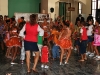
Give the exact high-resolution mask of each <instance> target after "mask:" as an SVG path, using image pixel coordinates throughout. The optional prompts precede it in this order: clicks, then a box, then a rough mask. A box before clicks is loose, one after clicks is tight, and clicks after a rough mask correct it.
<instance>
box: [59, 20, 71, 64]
mask: <svg viewBox="0 0 100 75" xmlns="http://www.w3.org/2000/svg"><path fill="white" fill-rule="evenodd" d="M63 24H64V30H63V31H62V33H61V35H60V36H59V43H58V45H59V46H60V48H61V56H60V65H62V64H63V63H62V60H63V55H64V53H65V52H66V54H67V55H66V60H65V64H68V60H69V57H70V55H71V48H72V41H71V29H70V28H69V25H70V24H69V23H67V22H65V21H64V22H63Z"/></svg>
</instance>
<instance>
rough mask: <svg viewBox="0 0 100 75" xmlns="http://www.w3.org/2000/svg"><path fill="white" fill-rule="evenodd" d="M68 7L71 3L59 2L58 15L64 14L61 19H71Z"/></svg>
mask: <svg viewBox="0 0 100 75" xmlns="http://www.w3.org/2000/svg"><path fill="white" fill-rule="evenodd" d="M68 7H71V3H66V2H59V15H60V16H64V17H63V20H69V21H71V11H68Z"/></svg>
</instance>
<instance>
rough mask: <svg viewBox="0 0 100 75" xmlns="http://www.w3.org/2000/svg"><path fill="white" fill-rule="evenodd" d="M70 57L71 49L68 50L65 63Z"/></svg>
mask: <svg viewBox="0 0 100 75" xmlns="http://www.w3.org/2000/svg"><path fill="white" fill-rule="evenodd" d="M70 55H71V49H68V53H67V55H66V62H68V60H69V57H70Z"/></svg>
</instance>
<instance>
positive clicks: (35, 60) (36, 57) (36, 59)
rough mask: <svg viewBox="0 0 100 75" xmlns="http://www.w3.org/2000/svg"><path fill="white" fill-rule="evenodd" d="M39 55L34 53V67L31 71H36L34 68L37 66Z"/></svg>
mask: <svg viewBox="0 0 100 75" xmlns="http://www.w3.org/2000/svg"><path fill="white" fill-rule="evenodd" d="M39 55H40V52H39V51H38V52H35V57H34V66H33V68H32V69H33V70H34V71H36V66H37V63H38V60H39Z"/></svg>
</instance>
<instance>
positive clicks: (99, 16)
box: [96, 9, 100, 19]
mask: <svg viewBox="0 0 100 75" xmlns="http://www.w3.org/2000/svg"><path fill="white" fill-rule="evenodd" d="M96 19H100V9H96Z"/></svg>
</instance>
